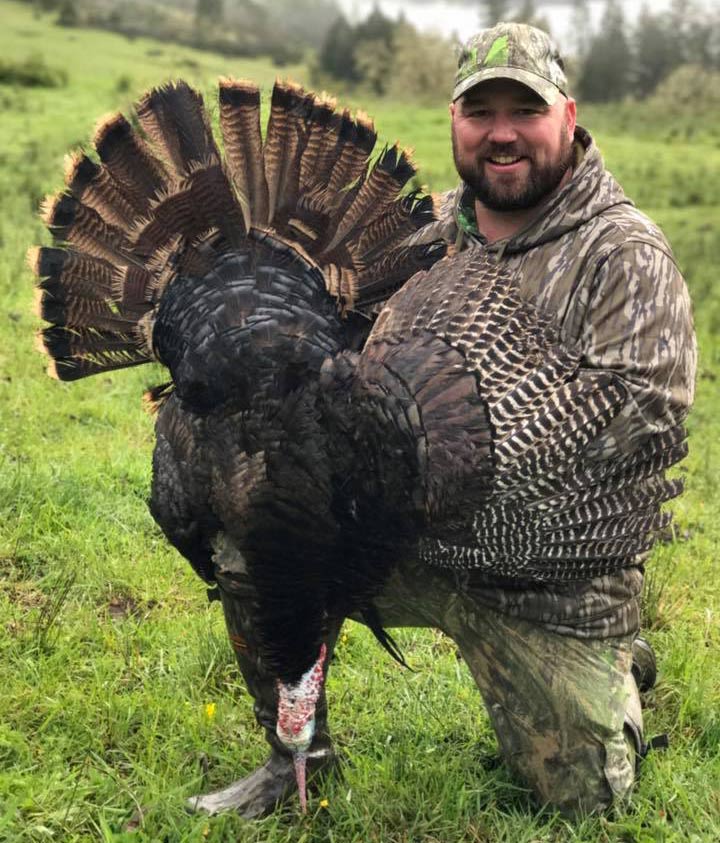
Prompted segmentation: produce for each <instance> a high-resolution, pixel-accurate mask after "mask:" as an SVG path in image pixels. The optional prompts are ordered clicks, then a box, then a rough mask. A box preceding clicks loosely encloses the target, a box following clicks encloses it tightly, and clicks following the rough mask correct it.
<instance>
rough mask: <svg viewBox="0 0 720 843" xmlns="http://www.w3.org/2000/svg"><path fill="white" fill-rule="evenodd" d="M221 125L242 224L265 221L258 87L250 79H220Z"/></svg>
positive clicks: (265, 182)
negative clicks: (241, 214)
mask: <svg viewBox="0 0 720 843" xmlns="http://www.w3.org/2000/svg"><path fill="white" fill-rule="evenodd" d="M219 97H220V129H221V131H222V137H223V143H224V144H225V156H226V162H227V167H228V172H229V174H230V177H231V179H232V181H233V184H234V185H235V190H236V191H237V194H238V201H239V202H240V207H241V208H242V213H243V218H244V221H245V228H246V229H249V228H250V226H251V225H253V224H254V225H267V221H268V187H267V181H266V180H265V169H264V167H263V160H262V133H261V130H260V89H259V88H258V86H257V85H255V84H254V83H253V82H248V81H245V80H240V81H235V80H233V79H221V80H220V93H219Z"/></svg>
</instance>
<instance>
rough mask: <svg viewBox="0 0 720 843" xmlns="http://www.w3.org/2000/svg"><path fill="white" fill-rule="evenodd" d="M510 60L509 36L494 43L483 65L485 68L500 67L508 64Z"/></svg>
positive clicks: (497, 39) (501, 37)
mask: <svg viewBox="0 0 720 843" xmlns="http://www.w3.org/2000/svg"><path fill="white" fill-rule="evenodd" d="M508 58H509V50H508V37H507V35H501V36H500V37H499V38H496V39H495V40H494V41H493V42H492V47H490V49H489V50H488V54H487V55H486V56H485V61H484V62H483V65H484V66H485V67H498V66H500V65H505V64H507V63H508Z"/></svg>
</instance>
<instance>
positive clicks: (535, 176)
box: [452, 125, 573, 211]
mask: <svg viewBox="0 0 720 843" xmlns="http://www.w3.org/2000/svg"><path fill="white" fill-rule="evenodd" d="M560 137H561V147H560V152H559V154H558V157H557V159H556V160H555V161H551V162H549V163H548V164H546V165H545V166H543V167H538V165H537V164H536V163H535V161H534V160H533V158H532V155H527V156H526V157H527V159H528V161H529V163H530V168H529V172H528V176H527V180H526V181H524V182H523V183H522V184H520V185H517V186H514V185H512V184H508V183H506V184H504V185H503V184H501V183H498V184H497V185H495V184H492V182H491V181H490V179H488V178H487V177H486V175H485V167H484V161H485V159H486V158H487V157H494V156H496V155H513V156H516V155H518V154H522V153H519V152H518V150H517V148H515V147H514V145H513V144H492V145H491V146H490V147H488V149H487V150H485V151H484V152H483V156H482V160H476V161H475V162H473V163H469V164H463V163H461V162H460V161H459V159H458V152H457V144H456V141H455V133H454V132H453V136H452V144H453V156H454V158H455V168H456V169H457V171H458V174H459V175H460V178H461V179H462V180H463V181H464V182H465V184H467V185H469V187H470V188H471V189H472V191H473V192H474V194H475V197H476V198H477V199H479V200H480V202H481V203H482V204H483V205H484V206H485V207H486V208H489V209H490V210H491V211H524V210H527V209H528V208H534V207H535V206H536V205H538V204H540V202H542V201H543V199H545V198H546V197H547V196H549V195H550V194H551V193H552V192H553V191H554V190H556V189H557V187H558V185H559V184H560V182H561V181H562V179H563V176H564V175H565V173H567V171H568V170H569V169H570V167H572V164H573V144H572V140H571V139H570V138H569V137H568V134H567V127H566V125H563V127H562V130H561V135H560Z"/></svg>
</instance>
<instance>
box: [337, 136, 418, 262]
mask: <svg viewBox="0 0 720 843" xmlns="http://www.w3.org/2000/svg"><path fill="white" fill-rule="evenodd" d="M414 173H415V168H414V167H413V165H412V163H411V162H410V158H409V155H408V153H407V151H405V150H400V148H399V147H398V146H397V144H396V145H395V146H392V147H390V148H389V149H387V148H386V149H385V150H383V153H382V154H381V155H380V157H379V158H378V159H377V161H376V162H375V164H374V166H373V167H372V169H371V170H370V172H369V174H368V177H367V178H366V179H365V180H364V181H363V182H362V183H361V184H360V186H359V189H358V190H357V194H356V195H351V194H349V195H350V196H351V198H350V199H349V200H348V204H347V206H346V207H344V208H343V209H342V212H341V213H339V214H338V217H337V219H338V226H337V228H336V229H335V233H334V235H333V237H332V239H331V241H330V242H329V243H328V245H327V247H326V250H325V253H326V254H327V253H331V252H332V250H333V249H335V248H336V247H337V246H338V244H339V243H341V242H342V241H343V240H345V239H346V238H347V237H348V236H349V235H350V233H351V232H352V231H353V230H354V229H355V227H356V226H357V225H359V224H360V222H361V221H362V223H363V225H366V224H368V223H369V222H371V221H372V220H373V219H375V218H376V217H378V216H380V215H381V214H382V213H384V212H385V210H386V209H387V207H388V206H389V205H390V203H391V202H392V201H393V200H395V199H397V197H398V194H399V193H400V191H401V190H402V188H403V187H404V186H405V184H406V183H407V181H408V180H409V179H410V178H411V177H412V176H413V175H414Z"/></svg>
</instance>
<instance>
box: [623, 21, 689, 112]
mask: <svg viewBox="0 0 720 843" xmlns="http://www.w3.org/2000/svg"><path fill="white" fill-rule="evenodd" d="M671 25H672V19H671V18H669V17H667V16H665V15H654V14H652V13H651V12H650V11H649V10H648V8H647V7H646V6H643V9H642V12H641V14H640V17H639V19H638V23H637V27H636V30H635V73H634V77H635V78H634V86H633V87H634V90H635V93H636V94H637V95H638V96H639V97H646V96H648V94H651V93H652V92H653V91H654V90H655V88H656V87H657V85H658V83H659V82H662V80H663V79H664V78H665V77H666V76H667V75H668V74H669V73H670V71H671V70H673V69H674V68H675V67H677V66H678V65H679V64H681V63H682V60H683V44H682V39H681V38H680V37H678V36H677V35H676V33H675V32H674V31H673V30H672V28H671Z"/></svg>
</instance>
